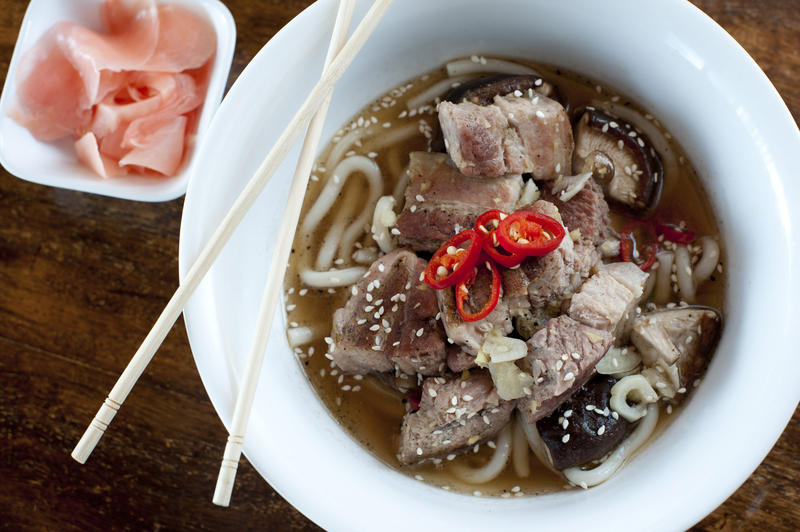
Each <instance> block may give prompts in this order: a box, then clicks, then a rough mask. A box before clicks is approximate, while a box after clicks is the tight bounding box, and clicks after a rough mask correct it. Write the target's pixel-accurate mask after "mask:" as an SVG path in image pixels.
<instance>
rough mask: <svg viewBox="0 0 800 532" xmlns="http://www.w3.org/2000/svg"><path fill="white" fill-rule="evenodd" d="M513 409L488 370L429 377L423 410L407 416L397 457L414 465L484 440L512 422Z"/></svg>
mask: <svg viewBox="0 0 800 532" xmlns="http://www.w3.org/2000/svg"><path fill="white" fill-rule="evenodd" d="M513 408H514V403H513V402H510V401H503V400H502V399H500V397H499V396H498V395H497V391H496V390H495V389H494V385H493V383H492V379H491V378H490V377H489V376H488V375H487V374H486V373H474V374H472V375H470V376H469V377H467V378H461V377H450V378H448V379H444V378H441V377H433V378H428V379H425V381H423V383H422V398H421V400H420V404H419V410H417V411H416V412H410V413H408V414H406V415H405V417H404V418H403V426H402V427H401V429H400V446H399V449H398V453H397V458H398V459H399V460H400V463H402V464H413V463H416V462H420V461H422V460H426V459H429V458H435V457H439V456H444V455H447V454H449V453H452V452H454V451H456V450H458V449H462V448H464V447H467V446H471V445H474V444H476V443H481V442H483V441H485V440H487V439H489V438H491V437H492V436H494V435H495V434H497V432H499V431H500V429H501V428H503V426H505V424H506V423H508V420H509V418H510V417H511V411H512V410H513Z"/></svg>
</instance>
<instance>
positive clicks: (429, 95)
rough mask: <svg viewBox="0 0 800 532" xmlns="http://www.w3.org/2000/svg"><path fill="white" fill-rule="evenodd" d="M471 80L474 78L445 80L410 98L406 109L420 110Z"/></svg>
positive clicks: (458, 77)
mask: <svg viewBox="0 0 800 532" xmlns="http://www.w3.org/2000/svg"><path fill="white" fill-rule="evenodd" d="M470 78H472V76H454V77H450V78H448V79H444V80H442V81H440V82H439V83H436V84H434V85H432V86H430V87H429V88H427V89H425V90H424V91H422V92H421V93H419V94H417V95H416V96H414V97H413V98H410V99H409V100H408V101H407V102H406V108H407V109H408V110H409V111H410V110H412V109H417V108H419V106H421V105H423V104H426V103H430V102H433V101H434V100H435V99H436V98H438V97H440V96H443V95H444V94H445V93H446V92H447V91H449V90H450V89H454V88H456V87H458V86H459V85H460V84H461V83H462V82H463V81H466V80H468V79H470Z"/></svg>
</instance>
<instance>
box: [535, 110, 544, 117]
mask: <svg viewBox="0 0 800 532" xmlns="http://www.w3.org/2000/svg"><path fill="white" fill-rule="evenodd" d="M536 116H538V117H539V118H544V113H543V112H541V111H536Z"/></svg>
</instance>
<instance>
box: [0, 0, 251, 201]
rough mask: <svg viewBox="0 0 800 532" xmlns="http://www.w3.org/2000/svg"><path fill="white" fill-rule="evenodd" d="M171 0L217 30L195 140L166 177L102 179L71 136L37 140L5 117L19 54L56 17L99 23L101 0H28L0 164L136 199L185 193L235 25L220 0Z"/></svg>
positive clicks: (34, 178) (34, 177) (14, 61)
mask: <svg viewBox="0 0 800 532" xmlns="http://www.w3.org/2000/svg"><path fill="white" fill-rule="evenodd" d="M171 1H172V2H173V3H176V4H182V5H187V6H191V7H193V8H195V9H198V10H200V11H202V12H204V13H205V14H206V15H207V16H208V18H209V20H211V23H212V25H213V26H214V29H215V31H216V33H217V51H216V56H215V59H214V66H213V69H212V72H211V77H210V80H209V86H208V92H207V93H206V97H205V101H204V102H203V107H202V110H201V112H200V120H199V122H198V127H197V134H196V138H195V142H194V144H193V145H190V146H189V147H188V149H189V153H188V154H187V155H186V156H185V157H184V160H183V164H182V165H181V167H180V169H179V171H178V173H177V174H176V175H174V176H171V177H165V178H148V177H139V176H124V177H118V178H113V179H103V178H101V177H99V176H97V175H96V174H94V173H93V172H92V171H91V170H89V169H88V168H86V167H85V166H84V165H82V164H81V163H80V162H79V161H78V159H77V157H76V155H75V150H74V148H73V141H72V140H71V139H66V140H62V141H58V142H41V141H38V140H36V139H35V138H34V137H33V135H31V134H30V133H29V132H28V130H27V129H25V128H24V127H22V126H20V125H19V124H17V123H16V122H14V121H13V120H11V119H10V118H9V117H8V116H7V112H8V109H9V105H10V104H11V102H13V100H14V96H15V93H16V73H17V66H18V64H19V61H20V58H21V57H22V55H23V54H24V53H25V52H26V51H27V50H28V49H30V48H31V47H32V46H33V44H34V43H35V42H36V41H37V39H39V37H40V36H41V35H42V34H43V33H44V32H46V31H47V30H48V29H49V28H50V27H51V26H52V25H53V24H55V23H56V22H59V21H62V20H68V21H73V22H77V23H80V24H83V25H85V26H87V27H89V28H99V27H100V17H99V12H100V10H99V6H100V4H101V3H102V0H80V1H78V0H69V1H65V0H32V1H31V3H30V4H29V5H28V10H27V11H26V12H25V18H24V19H23V21H22V27H21V28H20V31H19V37H18V38H17V44H16V46H15V47H14V54H13V56H12V57H11V63H10V65H9V68H8V73H7V74H6V81H5V86H4V87H3V94H2V96H0V163H2V165H3V167H5V169H6V170H8V171H9V172H10V173H12V174H14V175H15V176H17V177H19V178H21V179H25V180H26V181H31V182H34V183H39V184H42V185H49V186H54V187H60V188H67V189H73V190H80V191H83V192H91V193H93V194H102V195H104V196H113V197H117V198H123V199H130V200H138V201H168V200H172V199H175V198H177V197H179V196H181V195H183V194H184V192H186V186H187V184H188V182H189V175H190V173H191V171H192V167H193V165H194V163H195V160H196V159H197V153H198V151H197V149H196V147H197V146H198V145H199V143H200V141H201V140H202V138H203V135H204V134H205V132H206V129H208V125H209V123H210V122H211V118H212V117H213V115H214V113H215V111H216V110H217V108H218V107H219V103H220V100H221V99H222V93H223V92H224V90H225V84H226V82H227V80H228V72H229V71H230V67H231V61H232V59H233V50H234V46H235V44H236V25H235V24H234V21H233V17H232V16H231V14H230V11H228V8H226V7H225V6H224V5H223V4H222V2H220V1H219V0H171Z"/></svg>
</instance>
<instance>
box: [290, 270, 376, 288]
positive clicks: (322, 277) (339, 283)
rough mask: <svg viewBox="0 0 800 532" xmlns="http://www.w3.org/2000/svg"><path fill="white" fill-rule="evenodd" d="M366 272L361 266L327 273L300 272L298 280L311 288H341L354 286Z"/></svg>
mask: <svg viewBox="0 0 800 532" xmlns="http://www.w3.org/2000/svg"><path fill="white" fill-rule="evenodd" d="M366 272H367V269H366V268H362V267H361V266H354V267H352V268H343V269H341V270H329V271H327V272H317V271H314V270H302V271H301V272H300V280H301V281H303V283H304V284H306V285H307V286H310V287H311V288H341V287H343V286H350V285H351V284H355V283H356V282H358V280H359V279H361V276H362V275H364V274H365V273H366Z"/></svg>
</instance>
